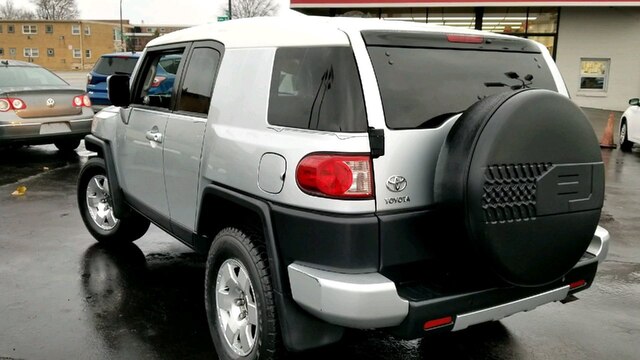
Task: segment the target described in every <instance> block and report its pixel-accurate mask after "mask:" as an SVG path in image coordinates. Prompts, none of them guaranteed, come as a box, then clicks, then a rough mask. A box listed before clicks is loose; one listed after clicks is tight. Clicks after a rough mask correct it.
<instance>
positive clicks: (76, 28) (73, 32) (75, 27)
mask: <svg viewBox="0 0 640 360" xmlns="http://www.w3.org/2000/svg"><path fill="white" fill-rule="evenodd" d="M71 35H80V25H71Z"/></svg>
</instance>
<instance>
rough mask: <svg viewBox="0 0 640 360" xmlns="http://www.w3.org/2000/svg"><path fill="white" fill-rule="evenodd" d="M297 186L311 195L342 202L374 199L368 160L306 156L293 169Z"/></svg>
mask: <svg viewBox="0 0 640 360" xmlns="http://www.w3.org/2000/svg"><path fill="white" fill-rule="evenodd" d="M296 180H297V181H298V186H299V187H300V188H301V189H302V190H303V191H306V192H308V193H310V194H313V195H319V196H326V197H332V198H343V199H350V198H351V199H371V198H373V176H372V172H371V158H370V157H369V156H347V155H328V154H323V155H318V154H316V155H309V156H307V157H305V158H304V159H302V161H300V163H299V164H298V168H297V169H296Z"/></svg>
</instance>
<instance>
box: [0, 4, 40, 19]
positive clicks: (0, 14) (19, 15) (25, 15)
mask: <svg viewBox="0 0 640 360" xmlns="http://www.w3.org/2000/svg"><path fill="white" fill-rule="evenodd" d="M35 17H36V14H35V13H33V12H32V11H29V10H26V9H22V8H17V7H16V6H15V5H13V0H5V2H4V5H0V19H6V20H32V19H35Z"/></svg>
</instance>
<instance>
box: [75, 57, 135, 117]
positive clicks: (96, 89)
mask: <svg viewBox="0 0 640 360" xmlns="http://www.w3.org/2000/svg"><path fill="white" fill-rule="evenodd" d="M139 58H140V53H131V52H119V53H111V54H104V55H102V56H101V57H100V59H99V60H98V62H96V64H95V65H94V66H93V69H91V72H90V73H89V74H88V75H87V94H89V99H91V104H92V105H93V110H94V111H98V110H101V109H103V108H105V107H107V106H109V105H111V102H110V101H109V98H108V97H107V77H109V75H113V74H116V73H118V74H128V75H131V73H132V72H133V69H134V68H135V66H136V63H137V62H138V59H139Z"/></svg>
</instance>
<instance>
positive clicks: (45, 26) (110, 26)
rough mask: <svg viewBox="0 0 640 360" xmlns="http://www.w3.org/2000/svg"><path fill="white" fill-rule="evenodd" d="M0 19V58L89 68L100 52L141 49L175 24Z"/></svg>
mask: <svg viewBox="0 0 640 360" xmlns="http://www.w3.org/2000/svg"><path fill="white" fill-rule="evenodd" d="M122 27H123V30H124V33H125V37H124V38H125V42H122V41H121V37H120V21H119V20H69V21H50V20H0V58H3V59H14V60H22V61H29V62H33V63H36V64H38V65H41V66H44V67H46V68H47V69H50V70H75V69H91V67H93V65H94V64H95V62H96V61H97V60H98V59H99V58H100V55H102V54H105V53H112V52H115V51H125V50H127V51H128V50H135V51H141V50H142V49H144V47H145V45H146V44H147V43H148V42H149V41H150V40H151V39H153V38H155V37H158V36H161V35H164V34H167V33H169V32H172V31H176V30H179V29H183V28H185V27H186V26H179V25H146V24H141V25H133V24H130V23H129V20H123V25H122Z"/></svg>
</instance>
